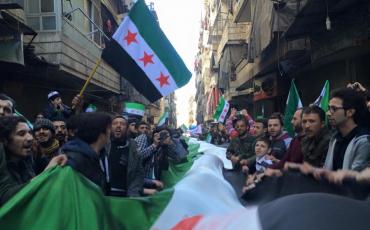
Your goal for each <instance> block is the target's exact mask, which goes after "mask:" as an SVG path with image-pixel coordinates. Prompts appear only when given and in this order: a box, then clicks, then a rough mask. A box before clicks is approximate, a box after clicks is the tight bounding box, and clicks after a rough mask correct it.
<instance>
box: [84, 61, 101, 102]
mask: <svg viewBox="0 0 370 230" xmlns="http://www.w3.org/2000/svg"><path fill="white" fill-rule="evenodd" d="M100 63H101V58H100V59H99V60H98V62H97V63H96V64H95V66H94V69H93V71H92V72H91V73H90V76H89V77H88V78H87V79H86V82H85V84H84V86H83V87H82V89H81V91H80V93H79V96H80V97H81V96H82V95H83V94H84V92H85V90H86V87H87V85H88V84H89V83H90V81H91V79H92V78H93V76H94V75H95V73H96V70H97V69H98V67H99V65H100Z"/></svg>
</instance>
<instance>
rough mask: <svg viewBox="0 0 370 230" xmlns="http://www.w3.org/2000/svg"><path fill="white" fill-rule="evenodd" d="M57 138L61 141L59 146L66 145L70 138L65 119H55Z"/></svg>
mask: <svg viewBox="0 0 370 230" xmlns="http://www.w3.org/2000/svg"><path fill="white" fill-rule="evenodd" d="M53 125H54V129H55V138H56V139H57V140H58V141H59V146H62V145H64V143H65V142H66V141H67V139H68V132H67V125H66V122H65V120H63V119H54V120H53Z"/></svg>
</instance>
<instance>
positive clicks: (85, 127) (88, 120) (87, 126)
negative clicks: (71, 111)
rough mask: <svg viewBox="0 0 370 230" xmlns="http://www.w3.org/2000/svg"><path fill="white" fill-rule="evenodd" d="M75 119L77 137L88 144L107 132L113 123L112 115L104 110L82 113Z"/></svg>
mask: <svg viewBox="0 0 370 230" xmlns="http://www.w3.org/2000/svg"><path fill="white" fill-rule="evenodd" d="M74 119H75V120H74V121H73V122H74V125H75V128H76V137H77V138H79V139H81V140H83V141H85V142H86V143H88V144H92V143H94V142H96V141H97V140H98V137H99V135H100V134H102V133H103V134H105V133H106V131H107V128H109V127H110V125H111V117H110V116H109V114H107V113H103V112H95V113H81V114H79V115H77V117H76V118H74Z"/></svg>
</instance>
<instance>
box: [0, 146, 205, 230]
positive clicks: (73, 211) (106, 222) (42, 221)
mask: <svg viewBox="0 0 370 230" xmlns="http://www.w3.org/2000/svg"><path fill="white" fill-rule="evenodd" d="M198 149H199V144H190V145H189V148H188V150H189V155H188V162H186V163H183V164H179V165H174V166H171V170H169V172H168V173H167V175H166V177H165V183H168V185H171V186H167V187H168V189H165V190H163V191H161V192H159V193H157V194H155V195H154V196H150V197H139V198H119V197H108V196H104V195H103V194H102V192H101V190H100V189H99V188H98V187H97V186H96V185H95V184H93V183H92V182H90V181H89V180H88V179H86V178H85V177H83V176H81V175H80V174H79V173H77V172H76V171H74V170H73V169H72V168H70V167H68V166H67V167H64V168H61V167H55V168H52V169H50V170H47V171H45V172H43V173H42V174H41V175H39V176H37V177H35V178H34V179H33V180H32V181H31V182H29V183H28V184H27V185H25V186H24V187H23V189H22V190H20V191H19V192H18V193H17V194H16V195H15V196H14V197H12V198H11V199H10V200H9V201H8V202H7V203H5V204H4V206H2V207H1V209H0V226H1V229H12V230H14V229H15V230H17V229H28V230H40V229H53V230H59V229H60V230H62V229H63V230H64V229H89V230H100V229H149V228H150V227H151V226H152V225H153V223H154V222H155V220H156V219H157V218H158V217H159V215H160V214H161V213H162V211H163V210H164V209H165V207H166V206H167V204H168V202H169V201H170V200H171V197H172V195H173V192H174V190H173V187H172V186H173V185H175V184H176V183H177V182H178V181H179V180H181V179H182V177H183V176H184V175H185V173H186V172H187V171H188V170H189V169H190V167H191V165H192V163H193V162H194V159H195V158H196V156H197V155H199V153H198Z"/></svg>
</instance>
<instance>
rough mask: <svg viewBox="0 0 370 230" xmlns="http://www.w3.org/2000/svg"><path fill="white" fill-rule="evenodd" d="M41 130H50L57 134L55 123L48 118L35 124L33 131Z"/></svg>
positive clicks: (41, 119)
mask: <svg viewBox="0 0 370 230" xmlns="http://www.w3.org/2000/svg"><path fill="white" fill-rule="evenodd" d="M41 128H45V129H49V130H50V131H51V132H52V133H55V128H54V125H53V122H51V121H50V120H49V119H46V118H40V119H38V120H37V121H36V122H35V123H34V124H33V131H37V130H39V129H41Z"/></svg>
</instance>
